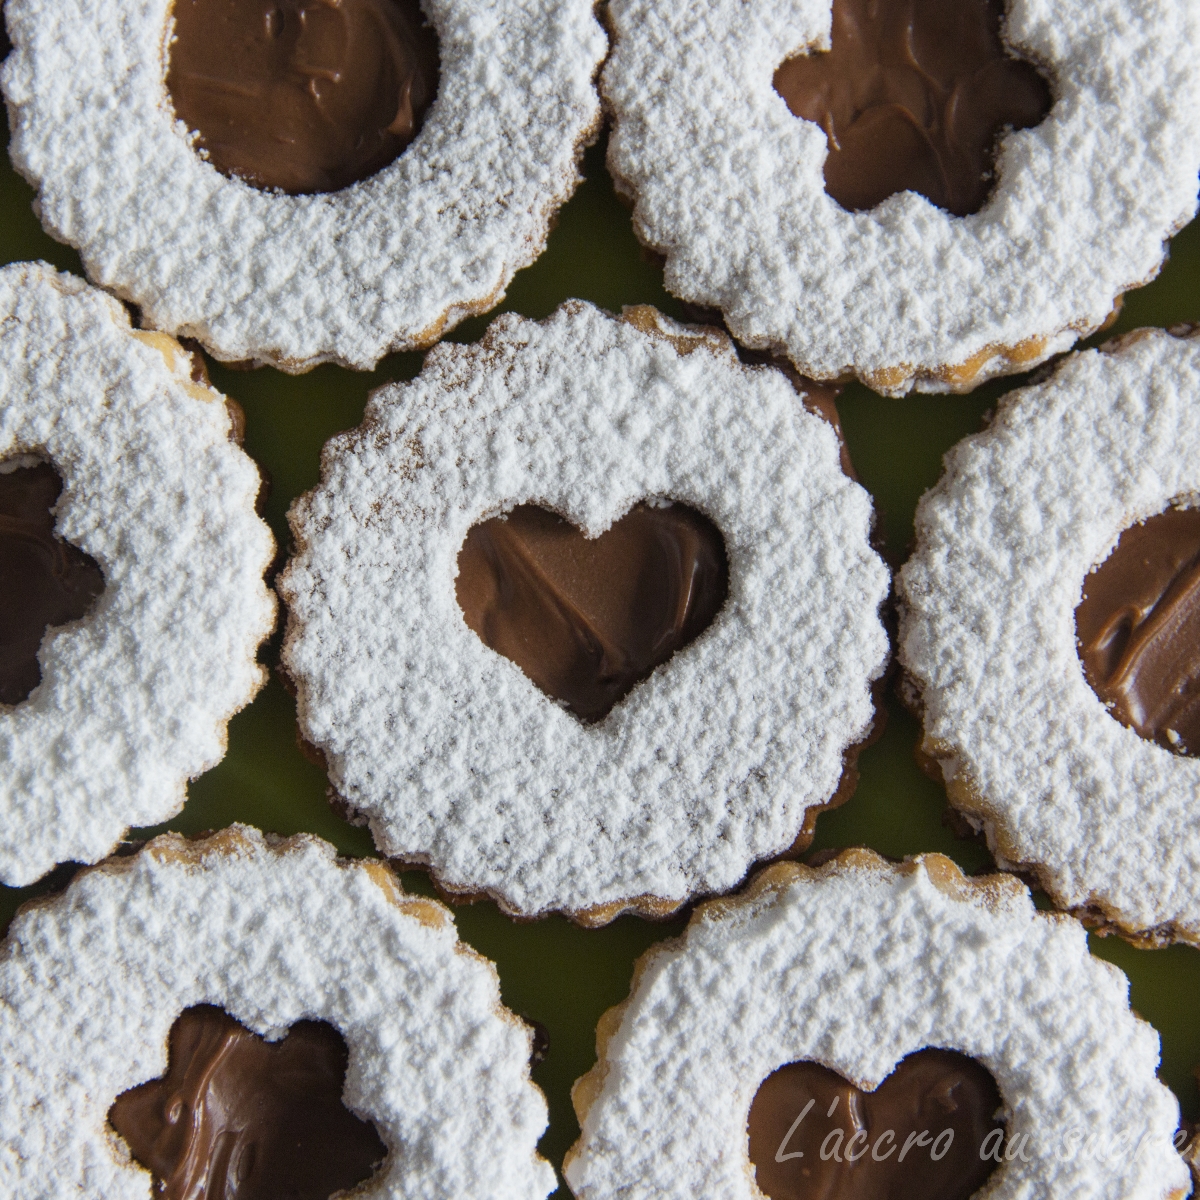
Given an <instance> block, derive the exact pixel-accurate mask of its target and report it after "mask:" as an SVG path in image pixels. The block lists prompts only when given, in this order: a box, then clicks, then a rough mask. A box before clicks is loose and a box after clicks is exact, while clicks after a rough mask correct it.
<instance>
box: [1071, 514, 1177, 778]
mask: <svg viewBox="0 0 1200 1200" xmlns="http://www.w3.org/2000/svg"><path fill="white" fill-rule="evenodd" d="M1075 631H1076V634H1077V635H1078V638H1079V657H1080V658H1081V659H1082V660H1083V671H1084V675H1085V676H1086V677H1087V681H1088V683H1090V684H1091V685H1092V690H1093V691H1094V692H1095V693H1096V695H1097V696H1099V697H1100V699H1101V700H1103V701H1104V703H1105V704H1106V705H1107V706H1108V710H1109V712H1111V713H1112V715H1113V716H1114V717H1116V718H1117V720H1118V721H1120V722H1121V724H1122V725H1128V726H1129V727H1130V728H1131V729H1134V730H1136V731H1137V732H1138V733H1140V734H1141V735H1142V737H1144V738H1147V739H1149V740H1150V741H1154V742H1158V743H1159V744H1160V745H1162V746H1166V747H1167V748H1168V749H1171V750H1174V751H1176V752H1177V753H1179V754H1189V755H1197V754H1200V509H1174V508H1173V509H1168V510H1167V511H1166V512H1162V513H1159V514H1158V516H1155V517H1151V518H1150V519H1149V520H1148V521H1145V522H1143V523H1142V524H1141V525H1134V526H1132V527H1131V528H1129V529H1127V530H1125V532H1124V533H1123V534H1121V537H1120V540H1119V541H1118V542H1117V545H1116V549H1115V550H1113V552H1112V553H1111V554H1110V555H1109V556H1108V558H1106V559H1105V560H1104V562H1102V563H1101V564H1100V565H1099V566H1098V567H1097V568H1096V569H1095V570H1094V571H1092V572H1091V573H1090V574H1089V575H1088V576H1087V578H1086V579H1085V580H1084V581H1083V600H1082V602H1081V603H1080V605H1079V607H1078V608H1077V609H1076V610H1075Z"/></svg>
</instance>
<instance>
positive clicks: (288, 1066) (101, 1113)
mask: <svg viewBox="0 0 1200 1200" xmlns="http://www.w3.org/2000/svg"><path fill="white" fill-rule="evenodd" d="M531 1046H532V1031H531V1030H530V1028H529V1027H528V1026H526V1025H525V1024H524V1023H523V1022H522V1021H520V1020H519V1019H518V1018H517V1017H515V1016H513V1014H512V1013H510V1012H509V1011H508V1010H507V1009H506V1008H505V1007H504V1006H503V1004H502V1003H501V1001H500V988H499V981H498V978H497V976H496V971H495V968H494V967H493V966H492V964H491V963H490V962H488V960H486V959H484V958H482V957H481V956H480V955H478V954H476V953H475V952H474V951H473V950H471V949H470V947H468V946H466V945H464V944H463V943H462V942H460V941H459V940H458V937H457V935H456V933H455V929H454V922H453V920H452V918H451V916H450V913H449V912H448V911H447V910H446V909H445V908H444V907H443V906H442V905H441V904H438V903H437V902H436V901H431V900H426V899H421V898H419V897H412V896H407V895H405V894H404V892H403V890H402V889H401V887H400V885H399V883H398V882H397V880H396V878H395V877H394V876H393V875H392V873H391V872H390V871H389V870H388V869H387V867H385V866H384V865H383V864H382V863H380V862H378V861H365V860H364V861H358V862H346V861H343V860H339V859H337V858H336V856H335V853H334V849H333V847H332V846H330V845H328V844H327V843H325V842H323V841H321V840H320V839H319V838H315V837H312V836H310V835H307V834H301V835H298V836H296V837H293V838H289V839H287V840H283V839H280V838H273V837H269V836H268V837H264V836H263V835H262V834H260V833H259V832H258V831H257V830H254V829H249V828H247V827H245V826H233V827H231V828H229V829H226V830H223V831H221V832H220V833H216V834H212V835H207V836H204V837H202V838H200V839H198V840H195V841H187V840H185V839H183V838H181V837H179V836H178V835H175V834H167V835H165V836H163V837H160V838H156V839H155V840H154V841H152V842H150V843H149V844H148V845H147V846H146V847H145V848H144V849H142V850H141V851H140V852H139V853H137V854H135V855H133V856H131V857H118V858H114V859H110V860H109V861H107V862H105V863H102V864H101V865H99V866H98V867H94V868H90V869H87V870H85V871H83V872H82V873H81V874H79V875H77V876H76V878H75V879H74V880H73V881H72V883H71V885H70V886H69V887H68V888H67V890H66V892H65V893H62V894H60V895H58V896H53V897H49V898H45V899H39V900H36V901H33V902H32V903H30V904H28V905H26V906H25V907H24V908H23V909H22V910H21V912H20V913H19V914H18V915H17V917H16V919H15V920H14V921H13V924H12V927H11V929H10V931H9V935H8V941H7V944H6V946H5V953H4V956H3V961H2V962H0V1061H3V1062H4V1064H5V1066H6V1075H7V1079H8V1083H7V1085H6V1087H5V1088H4V1093H3V1095H2V1096H0V1129H2V1130H3V1133H0V1183H2V1185H3V1191H4V1194H5V1195H6V1196H10V1197H12V1198H13V1200H34V1198H35V1197H37V1198H39V1200H40V1198H42V1197H46V1196H52V1195H53V1196H62V1195H68V1194H71V1195H81V1196H82V1195H88V1196H104V1197H106V1200H125V1198H129V1200H133V1198H134V1197H138V1198H139V1200H144V1198H145V1197H147V1196H149V1195H151V1194H153V1195H155V1196H158V1197H164V1198H165V1200H190V1198H191V1197H193V1196H198V1195H206V1196H209V1195H220V1196H229V1197H237V1198H238V1200H254V1198H255V1197H267V1196H276V1195H280V1194H283V1193H286V1194H287V1195H288V1196H291V1197H295V1200H326V1198H327V1197H328V1196H330V1195H331V1194H333V1193H336V1194H337V1195H339V1196H340V1195H345V1194H348V1193H349V1192H350V1190H351V1189H353V1191H352V1194H353V1195H355V1196H361V1197H363V1198H364V1200H366V1198H368V1197H369V1198H371V1200H376V1198H382V1197H395V1198H398V1197H401V1196H413V1195H422V1196H431V1197H447V1198H449V1197H451V1196H463V1195H471V1196H478V1197H483V1198H488V1200H543V1198H544V1197H545V1196H546V1195H548V1194H549V1192H551V1191H552V1190H553V1188H554V1172H553V1170H552V1169H551V1168H550V1165H549V1164H548V1163H547V1162H545V1160H543V1159H542V1158H540V1157H539V1156H538V1154H537V1148H536V1147H537V1139H538V1137H539V1136H540V1135H541V1133H542V1131H543V1129H544V1128H545V1126H546V1105H545V1101H544V1100H543V1098H542V1095H541V1093H540V1092H539V1091H538V1089H537V1088H536V1087H535V1086H534V1085H533V1084H532V1083H531V1082H530V1078H529V1060H530V1052H531Z"/></svg>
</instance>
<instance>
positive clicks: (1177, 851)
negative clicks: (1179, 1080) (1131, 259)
mask: <svg viewBox="0 0 1200 1200" xmlns="http://www.w3.org/2000/svg"><path fill="white" fill-rule="evenodd" d="M1178 334H1179V336H1176V335H1173V334H1171V333H1167V332H1164V331H1162V330H1140V331H1138V332H1136V333H1133V334H1130V335H1127V336H1126V337H1123V338H1119V339H1116V340H1114V341H1112V342H1110V343H1109V344H1108V345H1106V346H1105V347H1103V348H1102V349H1101V350H1089V351H1087V352H1085V353H1081V354H1076V355H1073V356H1071V357H1070V358H1068V359H1066V360H1065V361H1064V362H1063V363H1062V364H1061V365H1060V366H1059V367H1058V368H1057V369H1056V370H1055V372H1054V374H1053V375H1051V376H1050V377H1049V378H1048V379H1046V380H1044V381H1043V382H1041V383H1039V384H1037V385H1035V386H1031V387H1028V388H1023V389H1021V390H1019V391H1016V392H1013V393H1011V394H1010V395H1008V396H1006V397H1005V398H1004V400H1003V401H1002V402H1001V404H1000V407H999V409H998V411H997V415H996V417H995V419H994V421H993V422H992V424H991V426H990V427H989V428H988V429H987V430H985V431H984V432H983V433H980V434H978V435H976V436H974V437H970V438H967V439H966V440H965V441H963V442H961V443H960V444H959V445H958V446H956V447H955V448H954V449H952V450H951V451H950V452H949V453H948V454H947V456H946V469H945V474H944V475H943V477H942V479H941V481H940V482H939V483H938V485H937V486H936V487H935V488H934V489H933V490H932V491H931V492H929V493H928V494H927V495H926V496H925V498H924V499H923V500H922V501H921V504H920V506H919V508H918V510H917V546H916V551H915V552H914V554H913V557H912V558H911V559H910V561H909V562H908V563H907V564H906V565H905V567H904V569H903V570H902V571H901V573H900V577H899V581H898V592H899V597H900V613H901V619H900V647H899V653H900V659H901V662H902V664H903V666H904V668H905V670H906V672H907V674H908V677H909V680H910V682H911V685H912V699H913V702H914V703H915V704H916V705H917V706H918V707H919V708H920V709H921V711H922V713H923V720H924V741H923V751H924V754H925V755H926V757H927V758H928V759H929V760H932V761H934V762H936V764H937V765H938V768H939V770H940V773H941V775H942V776H943V778H944V779H945V782H946V787H947V791H948V793H949V796H950V801H951V803H952V804H953V805H954V806H955V807H956V808H957V809H958V810H960V811H961V812H962V813H963V814H964V815H965V816H966V817H967V819H968V821H970V822H971V824H972V825H974V826H975V828H976V829H979V830H982V831H983V832H984V833H986V835H987V839H988V845H989V847H990V848H991V850H992V852H993V854H995V856H996V859H997V861H998V862H999V863H1001V865H1007V866H1012V867H1016V868H1020V869H1022V870H1027V871H1030V872H1032V873H1034V874H1036V876H1037V878H1038V880H1039V882H1040V883H1041V885H1042V886H1043V887H1044V888H1045V889H1046V891H1047V892H1048V893H1049V894H1050V896H1051V897H1053V899H1054V902H1055V903H1056V904H1057V905H1059V906H1060V907H1062V908H1069V909H1075V910H1079V911H1080V913H1081V914H1082V915H1085V916H1086V917H1088V918H1089V919H1093V920H1099V921H1101V922H1104V923H1106V924H1108V925H1110V926H1111V927H1114V928H1116V929H1118V930H1120V931H1122V932H1124V933H1126V934H1128V935H1130V936H1132V937H1134V938H1135V939H1140V940H1144V941H1150V942H1155V943H1161V942H1163V941H1167V940H1171V939H1175V938H1179V939H1183V940H1185V941H1189V942H1192V943H1193V944H1197V943H1200V876H1198V875H1197V872H1196V870H1195V864H1196V862H1197V861H1200V834H1197V831H1196V824H1195V820H1194V809H1195V805H1196V798H1197V795H1200V760H1198V759H1197V757H1196V754H1197V752H1198V751H1200V604H1198V602H1197V595H1198V592H1197V579H1198V577H1200V575H1198V573H1200V566H1198V561H1200V558H1198V556H1200V515H1198V513H1197V508H1196V505H1197V503H1198V501H1200V470H1198V469H1197V465H1196V464H1197V462H1200V416H1198V415H1197V412H1196V397H1197V395H1200V339H1198V338H1197V337H1196V336H1195V334H1194V333H1192V332H1191V331H1189V330H1186V329H1181V330H1179V331H1178Z"/></svg>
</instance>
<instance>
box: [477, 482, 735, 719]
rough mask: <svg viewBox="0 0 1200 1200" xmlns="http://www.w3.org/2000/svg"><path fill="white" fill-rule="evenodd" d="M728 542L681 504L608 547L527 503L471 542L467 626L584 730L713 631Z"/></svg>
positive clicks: (630, 516) (634, 516) (625, 525)
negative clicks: (582, 724) (707, 631)
mask: <svg viewBox="0 0 1200 1200" xmlns="http://www.w3.org/2000/svg"><path fill="white" fill-rule="evenodd" d="M728 591H729V566H728V562H727V559H726V557H725V542H724V539H723V538H722V537H721V534H720V532H719V531H718V529H717V527H716V526H715V525H714V524H713V523H712V522H711V521H710V520H708V518H707V517H704V516H702V515H701V514H700V513H698V512H696V511H695V510H694V509H691V508H688V507H687V506H686V505H683V504H656V505H651V504H638V505H636V506H635V507H634V508H632V509H631V510H630V511H629V512H628V513H627V514H626V515H625V516H624V517H622V518H621V520H619V521H617V522H615V523H614V524H613V525H612V526H611V528H609V529H608V530H606V531H605V532H604V533H602V534H601V535H600V536H599V537H598V538H587V537H585V536H584V535H583V534H582V533H581V532H580V531H579V530H578V529H576V528H575V527H574V526H573V525H571V524H570V523H569V522H567V521H564V520H563V519H562V517H560V516H558V515H557V514H556V513H552V512H549V511H547V510H546V509H544V508H539V507H537V506H535V505H529V504H526V505H521V506H520V507H518V508H514V509H513V510H512V511H511V512H510V513H508V514H507V515H505V516H503V517H493V518H492V519H491V520H488V521H483V522H482V523H480V524H479V525H475V526H473V527H472V528H471V530H470V531H469V532H468V534H467V537H466V540H465V541H464V542H463V546H462V550H461V551H460V552H459V555H458V579H457V581H456V582H455V593H456V595H457V598H458V603H459V607H460V608H461V609H462V612H463V617H464V618H465V619H466V622H467V625H468V626H470V628H471V629H473V630H474V631H475V633H477V634H478V635H479V637H480V638H481V640H482V641H483V642H484V643H485V644H486V645H488V646H490V647H491V648H492V649H493V650H495V651H496V652H497V653H498V654H503V655H504V656H505V657H506V658H509V659H511V660H512V661H513V662H515V663H516V664H517V666H519V667H520V668H521V670H522V671H524V672H525V674H526V675H528V676H529V678H530V679H531V680H533V682H534V683H536V684H537V686H538V687H540V688H541V689H542V691H544V692H546V693H547V694H548V695H550V696H552V697H554V699H556V700H559V701H561V702H562V703H563V704H565V705H566V707H567V708H568V709H570V711H571V712H573V713H574V714H575V715H576V716H577V717H579V718H580V719H581V720H583V721H588V722H591V721H599V720H600V719H601V718H602V717H604V716H605V715H606V714H607V713H608V712H609V710H610V709H611V708H612V707H613V705H614V704H616V703H617V701H619V700H620V699H621V698H622V697H624V696H626V695H627V694H628V693H629V691H630V690H631V689H632V688H633V687H634V685H635V684H637V683H638V682H639V681H640V680H642V679H645V678H646V676H647V675H649V674H650V672H651V671H653V670H654V668H655V667H657V666H658V665H659V664H661V663H664V662H666V661H667V659H668V658H670V657H671V655H672V654H674V653H675V652H676V651H677V650H679V649H681V648H682V647H683V646H686V645H687V644H688V643H689V642H691V641H693V640H694V639H695V638H696V637H698V636H699V635H700V634H701V633H703V632H704V630H705V629H707V628H708V626H709V625H710V624H712V621H713V618H714V617H715V616H716V615H717V613H718V612H719V611H720V609H721V606H722V605H723V604H724V603H725V597H726V595H727V594H728Z"/></svg>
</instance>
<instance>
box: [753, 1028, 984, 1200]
mask: <svg viewBox="0 0 1200 1200" xmlns="http://www.w3.org/2000/svg"><path fill="white" fill-rule="evenodd" d="M1000 1110H1001V1100H1000V1091H999V1089H998V1088H997V1087H996V1081H995V1080H994V1079H993V1078H992V1076H991V1074H990V1073H989V1072H988V1071H987V1069H986V1068H985V1067H982V1066H981V1065H980V1064H979V1063H977V1062H975V1060H974V1059H971V1058H967V1057H966V1055H964V1054H958V1053H955V1052H954V1051H951V1050H921V1051H918V1053H916V1054H910V1055H909V1056H908V1058H906V1059H904V1060H902V1061H901V1062H900V1063H899V1064H898V1065H897V1067H896V1069H895V1070H894V1071H893V1072H892V1073H891V1074H890V1075H889V1076H888V1077H887V1078H886V1079H885V1080H884V1081H883V1082H882V1083H881V1084H880V1085H879V1087H878V1088H876V1089H875V1091H873V1092H862V1091H859V1089H858V1088H856V1087H855V1086H854V1085H853V1084H851V1083H847V1081H846V1080H845V1079H843V1078H842V1077H841V1076H840V1075H839V1074H837V1072H836V1071H831V1070H829V1069H828V1068H827V1067H822V1066H819V1065H818V1064H817V1063H811V1062H799V1063H789V1064H788V1065H787V1066H785V1067H780V1068H779V1070H778V1071H776V1072H775V1073H774V1074H773V1075H769V1076H767V1078H766V1079H765V1080H764V1081H763V1083H762V1086H761V1087H760V1088H759V1089H758V1092H757V1094H756V1095H755V1097H754V1102H753V1104H752V1105H751V1106H750V1121H749V1135H750V1161H751V1162H752V1163H753V1164H754V1169H755V1176H756V1178H757V1180H758V1186H759V1188H760V1189H761V1190H762V1191H763V1192H764V1193H766V1195H767V1196H768V1197H770V1200H899V1198H901V1197H903V1198H904V1200H908V1198H909V1197H914V1198H915V1197H920V1200H967V1197H968V1196H970V1195H972V1194H973V1193H974V1192H976V1191H978V1189H979V1188H980V1187H982V1186H983V1183H984V1181H985V1180H986V1179H987V1177H988V1176H989V1175H990V1174H991V1173H992V1172H993V1171H994V1170H995V1169H996V1167H997V1166H998V1164H999V1161H1000V1159H1001V1157H1002V1153H1001V1152H997V1151H998V1146H999V1143H1000V1142H1001V1140H1002V1138H1003V1136H1004V1134H1003V1131H1004V1124H1003V1122H1002V1121H1000V1120H999V1119H998V1114H999V1112H1000ZM989 1139H990V1140H989ZM984 1155H986V1156H987V1157H986V1158H985V1157H984Z"/></svg>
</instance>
